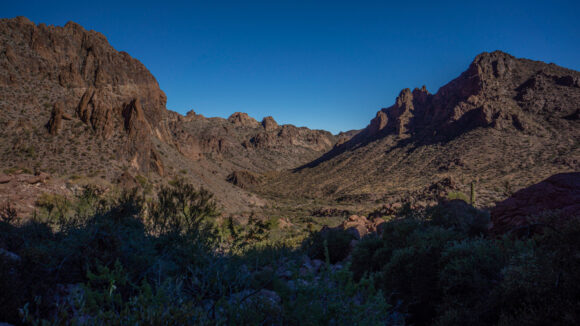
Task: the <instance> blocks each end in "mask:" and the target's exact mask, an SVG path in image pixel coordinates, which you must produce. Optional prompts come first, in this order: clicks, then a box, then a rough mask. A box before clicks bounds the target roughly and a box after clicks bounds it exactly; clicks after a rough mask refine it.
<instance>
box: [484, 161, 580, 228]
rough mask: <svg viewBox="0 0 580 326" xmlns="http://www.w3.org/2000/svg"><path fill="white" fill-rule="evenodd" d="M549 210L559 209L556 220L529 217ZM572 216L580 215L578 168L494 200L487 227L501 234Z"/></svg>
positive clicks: (559, 222)
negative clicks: (500, 200) (499, 200)
mask: <svg viewBox="0 0 580 326" xmlns="http://www.w3.org/2000/svg"><path fill="white" fill-rule="evenodd" d="M548 210H558V212H557V213H556V215H557V216H558V218H557V220H555V221H543V220H534V219H532V218H531V217H532V216H534V215H536V216H538V214H540V213H541V212H543V211H548ZM575 217H580V172H574V173H560V174H556V175H553V176H551V177H549V178H548V179H546V180H544V181H542V182H540V183H537V184H535V185H532V186H530V187H528V188H524V189H522V190H520V191H518V192H516V193H515V194H513V195H512V196H511V197H510V198H508V199H506V200H504V201H502V202H499V203H497V205H496V206H495V207H494V208H493V209H492V210H491V226H490V230H491V231H492V232H493V233H496V234H502V233H506V232H510V231H512V230H515V229H518V228H521V227H524V226H527V225H532V224H535V223H549V224H554V225H553V226H556V227H557V226H559V225H562V224H564V223H565V222H566V221H568V220H569V219H571V218H575Z"/></svg>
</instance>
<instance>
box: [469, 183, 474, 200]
mask: <svg viewBox="0 0 580 326" xmlns="http://www.w3.org/2000/svg"><path fill="white" fill-rule="evenodd" d="M469 203H470V204H471V206H475V180H474V181H471V195H470V197H469Z"/></svg>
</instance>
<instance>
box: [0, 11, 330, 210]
mask: <svg viewBox="0 0 580 326" xmlns="http://www.w3.org/2000/svg"><path fill="white" fill-rule="evenodd" d="M0 45H1V46H0V67H1V68H0V139H1V141H0V153H1V155H2V160H1V161H0V169H1V170H0V171H3V172H4V173H2V175H0V181H2V182H0V200H3V201H5V200H10V201H15V202H17V203H21V205H20V206H21V207H20V208H21V209H22V210H24V211H27V212H30V211H31V210H32V209H33V203H34V200H35V198H36V197H37V196H38V195H40V194H41V193H43V192H57V193H61V194H64V195H67V194H69V193H71V192H73V191H74V190H75V189H77V188H78V186H79V185H81V184H83V183H98V184H100V185H101V186H102V187H104V188H106V189H109V188H111V187H112V186H114V185H115V184H119V185H120V187H126V186H131V185H135V184H137V183H141V184H142V185H145V186H149V185H151V186H155V185H158V184H161V183H163V182H166V181H168V180H171V179H172V178H174V177H176V176H181V177H186V178H188V179H190V181H191V182H193V183H194V184H196V185H198V186H203V187H205V188H208V189H209V190H210V191H212V192H214V193H215V194H216V196H217V198H218V200H219V201H220V203H221V204H222V206H223V207H224V208H225V209H226V211H236V210H244V209H248V208H249V207H250V206H253V205H258V206H259V205H263V204H264V201H263V200H262V199H260V198H258V197H257V196H256V195H254V194H251V193H249V192H247V191H246V190H243V189H242V188H240V187H238V186H236V185H234V184H232V183H231V182H228V179H231V178H229V176H231V175H232V174H233V173H235V172H239V171H248V173H266V172H268V171H270V170H280V169H290V168H294V167H296V166H299V165H302V164H305V163H307V162H310V161H312V160H313V159H315V158H317V157H319V156H320V155H322V154H323V153H325V152H326V151H328V150H329V149H331V148H332V147H333V145H334V144H335V142H336V139H335V137H334V136H333V135H332V134H330V133H329V132H325V131H320V130H310V129H307V128H297V127H294V126H292V125H282V126H279V125H278V124H277V123H276V121H275V120H274V119H273V118H272V117H266V118H264V120H263V121H262V122H261V123H259V122H258V121H256V120H254V119H253V118H251V117H249V116H248V115H247V114H244V113H235V114H233V115H232V116H231V117H229V118H228V119H221V118H205V117H202V116H200V115H197V114H195V113H193V112H191V113H189V114H187V115H186V116H182V115H180V114H178V113H176V112H172V111H169V110H167V109H166V96H165V94H164V93H163V91H162V90H161V89H160V87H159V84H158V83H157V80H156V79H155V77H154V76H153V75H152V74H151V73H150V72H149V71H148V70H147V68H146V67H145V66H144V65H143V64H142V63H140V62H139V61H138V60H136V59H134V58H132V57H131V56H130V55H129V54H127V53H125V52H119V51H117V50H115V49H114V48H113V47H112V46H111V45H110V44H109V43H108V41H107V39H106V38H105V36H103V35H102V34H100V33H98V32H95V31H87V30H85V29H84V28H83V27H82V26H80V25H78V24H76V23H73V22H69V23H67V24H66V25H65V26H63V27H59V26H47V25H45V24H38V25H36V24H34V23H33V22H31V21H30V20H28V19H27V18H24V17H17V18H14V19H1V20H0ZM33 174H35V176H34V175H33ZM40 175H42V177H41V178H39V176H40ZM37 181H38V182H37ZM230 181H231V180H230Z"/></svg>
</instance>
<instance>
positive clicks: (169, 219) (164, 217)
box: [147, 179, 218, 236]
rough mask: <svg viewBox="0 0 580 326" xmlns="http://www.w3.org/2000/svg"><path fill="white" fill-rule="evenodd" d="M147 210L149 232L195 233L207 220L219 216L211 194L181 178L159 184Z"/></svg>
mask: <svg viewBox="0 0 580 326" xmlns="http://www.w3.org/2000/svg"><path fill="white" fill-rule="evenodd" d="M147 209H148V215H149V220H150V223H151V228H152V232H154V233H158V234H178V233H185V234H188V235H190V236H196V235H198V234H199V232H200V231H201V230H202V228H204V227H205V226H206V224H207V223H208V222H209V221H208V219H211V218H215V217H217V215H218V210H217V206H216V203H215V201H214V200H213V194H211V193H210V192H208V191H206V190H204V189H200V190H198V189H196V188H195V187H194V186H193V185H191V184H188V183H186V182H185V181H184V180H183V179H178V180H174V181H173V182H172V183H171V184H170V185H168V186H163V187H161V189H160V190H159V192H158V193H157V198H156V200H154V201H151V202H150V203H149V204H148V207H147Z"/></svg>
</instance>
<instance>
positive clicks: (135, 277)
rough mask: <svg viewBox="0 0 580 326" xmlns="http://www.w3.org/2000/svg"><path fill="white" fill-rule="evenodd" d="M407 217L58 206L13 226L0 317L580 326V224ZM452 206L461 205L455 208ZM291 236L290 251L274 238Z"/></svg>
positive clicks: (458, 213)
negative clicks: (272, 217) (350, 221)
mask: <svg viewBox="0 0 580 326" xmlns="http://www.w3.org/2000/svg"><path fill="white" fill-rule="evenodd" d="M460 206H461V207H464V209H462V210H458V209H456V208H455V209H452V207H453V205H451V206H450V205H438V206H435V207H431V208H428V209H424V210H413V209H410V208H409V206H405V207H402V208H401V209H399V211H398V213H396V214H394V215H391V216H383V218H385V219H386V220H387V222H386V223H384V225H383V228H382V230H381V231H382V233H381V235H380V236H379V235H377V234H369V235H367V236H365V237H363V238H362V239H360V240H358V241H356V240H355V241H353V240H354V239H355V236H354V235H353V234H352V233H351V232H349V230H341V229H338V228H331V229H329V228H325V229H323V230H312V231H310V232H304V233H303V234H301V235H300V236H298V237H297V236H296V235H295V234H294V235H293V237H292V238H284V237H282V238H280V237H278V238H275V237H272V236H271V234H273V233H275V232H274V231H275V230H274V229H276V227H277V226H276V225H275V223H272V222H269V221H265V220H263V219H260V218H257V217H254V216H251V217H250V218H249V220H248V223H247V224H246V225H245V226H240V225H236V223H235V222H234V221H233V219H232V218H226V219H223V218H218V217H219V214H218V211H217V208H216V205H215V202H214V200H213V196H212V194H211V193H209V192H207V191H205V190H200V189H197V188H195V187H193V186H191V185H190V184H188V183H186V182H184V181H182V180H176V181H174V182H172V183H171V184H169V185H167V186H165V187H162V188H161V189H160V190H159V191H158V192H157V194H156V195H154V196H143V195H142V194H141V193H139V192H138V191H123V192H117V193H114V192H111V193H102V192H100V191H99V190H98V189H97V188H94V187H86V188H85V189H84V190H83V191H82V192H80V193H79V194H78V195H77V196H76V197H75V198H70V199H69V198H63V197H59V196H44V197H42V198H41V199H39V201H38V211H37V213H36V214H35V215H34V218H32V219H31V220H29V221H27V222H18V221H17V220H14V219H12V218H10V214H9V212H10V207H9V205H5V207H4V209H3V212H7V213H6V214H3V215H2V217H3V221H2V222H1V223H0V235H1V236H0V241H1V243H0V248H2V252H1V254H0V259H1V260H2V264H0V266H1V267H0V273H1V277H0V282H1V283H0V292H1V293H2V294H3V295H2V296H1V302H0V310H1V313H0V314H1V315H2V316H4V318H5V319H6V321H8V322H11V323H14V324H32V325H53V324H54V325H57V324H82V325H105V324H107V325H108V324H208V325H209V324H211V325H214V324H222V325H243V324H246V325H257V324H267V325H320V324H331V325H355V324H356V325H384V324H394V325H404V324H414V325H432V324H438V325H465V324H470V325H514V324H526V325H536V324H543V323H544V322H545V321H547V320H549V321H550V323H551V324H554V325H569V324H574V323H575V322H577V321H578V319H579V318H580V316H578V314H577V311H580V307H579V303H578V301H577V297H578V295H579V294H580V279H579V276H578V273H577V270H578V268H580V260H579V259H578V248H579V243H578V241H579V240H578V239H580V237H579V236H580V224H578V223H577V222H571V223H570V224H569V225H567V226H566V227H565V228H561V229H559V230H557V231H556V230H552V229H546V230H545V231H544V232H542V233H534V234H528V235H527V236H523V237H522V236H520V237H515V236H513V235H510V234H507V235H504V236H501V237H497V236H491V235H488V234H487V228H486V225H487V223H488V222H489V215H488V213H486V212H483V211H480V210H478V209H476V208H473V207H471V206H468V205H467V204H462V205H460ZM450 207H451V208H450ZM274 238H275V240H274Z"/></svg>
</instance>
